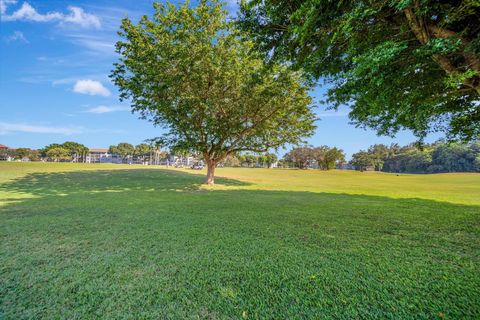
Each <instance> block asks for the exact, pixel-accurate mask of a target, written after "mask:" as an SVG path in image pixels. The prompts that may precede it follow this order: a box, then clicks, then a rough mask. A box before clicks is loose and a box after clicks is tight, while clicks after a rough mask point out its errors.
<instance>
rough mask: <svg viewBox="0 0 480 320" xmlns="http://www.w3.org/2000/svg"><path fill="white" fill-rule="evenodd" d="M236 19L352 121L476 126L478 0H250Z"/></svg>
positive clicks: (384, 130) (394, 127)
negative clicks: (321, 85)
mask: <svg viewBox="0 0 480 320" xmlns="http://www.w3.org/2000/svg"><path fill="white" fill-rule="evenodd" d="M238 23H239V25H240V27H241V28H242V29H243V30H245V31H248V32H250V37H253V38H254V39H256V41H257V45H258V47H259V48H260V49H261V50H263V51H264V52H265V53H266V55H267V57H268V58H269V59H271V60H273V61H278V60H279V61H290V62H293V64H294V66H296V67H298V68H302V69H304V70H305V71H306V72H307V73H308V74H309V75H310V76H311V78H312V79H315V80H316V79H321V80H324V81H325V82H326V83H327V84H328V87H329V88H330V90H329V91H328V102H329V103H330V106H331V107H332V108H337V107H338V106H340V105H343V104H346V105H350V106H351V107H352V111H351V113H350V118H351V119H352V120H353V122H354V123H355V124H357V125H358V126H368V127H371V128H374V129H376V130H377V131H378V133H380V134H386V135H393V134H395V133H396V132H398V130H400V129H403V128H407V129H411V130H413V131H414V133H415V134H416V135H417V136H418V137H420V138H422V137H424V136H425V135H426V134H427V133H428V132H429V131H443V132H445V133H446V134H448V136H449V137H450V138H452V139H453V138H459V139H465V140H474V139H476V138H477V137H478V136H479V134H480V105H479V103H478V101H479V98H480V36H479V30H480V5H479V2H478V0H466V1H441V2H439V1H434V0H392V1H367V2H365V1H329V0H253V1H245V2H244V3H243V5H242V10H241V14H240V18H239V22H238Z"/></svg>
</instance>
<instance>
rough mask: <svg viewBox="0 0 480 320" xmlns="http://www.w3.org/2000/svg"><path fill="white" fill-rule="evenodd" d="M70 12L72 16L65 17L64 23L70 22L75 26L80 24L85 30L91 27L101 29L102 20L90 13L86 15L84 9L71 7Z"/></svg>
mask: <svg viewBox="0 0 480 320" xmlns="http://www.w3.org/2000/svg"><path fill="white" fill-rule="evenodd" d="M68 10H70V14H69V15H66V16H64V18H63V21H64V22H69V23H73V24H78V25H80V26H82V27H84V28H88V27H90V26H92V27H95V28H97V29H98V28H100V25H101V24H100V19H99V18H98V17H97V16H95V15H93V14H90V13H85V11H83V9H82V8H79V7H74V6H70V7H68Z"/></svg>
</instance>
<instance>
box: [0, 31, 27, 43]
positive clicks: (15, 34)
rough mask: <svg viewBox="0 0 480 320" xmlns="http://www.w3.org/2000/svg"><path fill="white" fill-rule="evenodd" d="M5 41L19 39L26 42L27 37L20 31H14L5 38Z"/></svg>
mask: <svg viewBox="0 0 480 320" xmlns="http://www.w3.org/2000/svg"><path fill="white" fill-rule="evenodd" d="M5 40H6V41H7V42H12V41H19V42H23V43H28V40H27V38H26V37H25V35H24V34H23V32H21V31H14V32H13V34H12V35H10V36H8V37H6V38H5Z"/></svg>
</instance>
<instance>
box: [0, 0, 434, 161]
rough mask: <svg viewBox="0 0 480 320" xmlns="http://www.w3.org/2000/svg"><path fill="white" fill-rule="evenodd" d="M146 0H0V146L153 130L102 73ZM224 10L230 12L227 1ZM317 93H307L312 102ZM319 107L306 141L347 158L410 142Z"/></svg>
mask: <svg viewBox="0 0 480 320" xmlns="http://www.w3.org/2000/svg"><path fill="white" fill-rule="evenodd" d="M152 2H153V1H147V0H136V1H130V0H95V1H86V0H84V1H73V0H72V1H63V0H48V1H47V0H28V1H15V0H0V14H1V21H0V144H6V145H8V146H11V147H30V148H41V147H43V146H45V145H47V144H49V143H53V142H58V143H61V142H64V141H67V140H70V141H71V140H73V141H77V142H80V143H83V144H85V145H86V146H88V147H90V148H102V147H108V146H109V145H112V144H117V143H119V142H123V141H126V142H130V143H133V144H138V143H141V142H142V141H143V140H145V139H148V138H152V137H156V136H158V135H160V134H161V131H159V129H157V128H154V127H153V126H152V125H151V124H150V123H149V122H146V121H144V120H139V119H137V116H136V115H134V114H131V113H130V111H129V105H128V103H120V102H119V100H118V92H117V90H116V89H115V87H114V86H113V84H112V83H111V82H110V80H109V78H108V74H109V73H110V70H111V69H112V63H113V62H114V61H115V60H116V59H117V57H116V54H115V52H114V44H115V42H116V41H117V35H116V31H117V30H118V26H119V23H120V20H121V19H122V18H123V17H126V16H128V17H129V18H131V19H133V20H136V19H138V17H139V16H140V15H142V14H149V13H151V12H152ZM227 8H228V10H229V11H230V12H231V13H232V14H234V12H235V8H236V5H235V1H234V0H230V1H229V3H228V4H227ZM323 91H324V90H323V89H322V88H317V89H316V90H315V92H314V95H315V97H316V98H317V100H318V99H321V98H322V92H323ZM324 108H325V106H322V107H320V108H319V109H318V110H316V112H317V113H318V115H319V117H320V118H321V120H320V121H319V122H318V129H317V130H316V132H315V135H314V136H313V137H311V138H310V139H309V140H308V142H309V143H310V144H312V145H324V144H325V145H329V146H338V147H340V148H342V149H344V150H345V152H346V153H347V155H348V156H350V155H351V154H352V153H354V152H356V151H358V150H359V149H365V148H367V147H368V146H369V145H371V144H374V143H387V144H390V143H391V142H398V143H400V144H406V143H409V142H412V141H414V140H415V137H414V136H413V135H412V134H411V133H409V132H402V133H400V134H398V135H397V137H396V138H394V139H391V138H388V137H378V136H377V135H376V134H375V132H374V131H371V130H363V129H359V128H355V127H354V126H353V125H350V124H349V120H348V116H347V114H348V109H347V108H343V109H342V110H340V111H339V112H336V113H335V112H332V111H325V110H324ZM439 137H440V136H439V135H435V136H430V137H429V138H428V139H427V141H433V140H436V139H437V138H439ZM280 153H281V154H282V153H284V151H281V152H280Z"/></svg>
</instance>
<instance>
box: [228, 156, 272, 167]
mask: <svg viewBox="0 0 480 320" xmlns="http://www.w3.org/2000/svg"><path fill="white" fill-rule="evenodd" d="M277 161H278V157H277V155H276V154H274V153H265V154H251V153H246V154H237V155H230V156H228V157H226V158H225V160H223V162H222V163H221V164H222V165H223V166H226V167H248V168H255V167H257V168H258V167H261V168H271V167H272V166H273V165H274V164H275V163H276V162H277Z"/></svg>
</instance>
